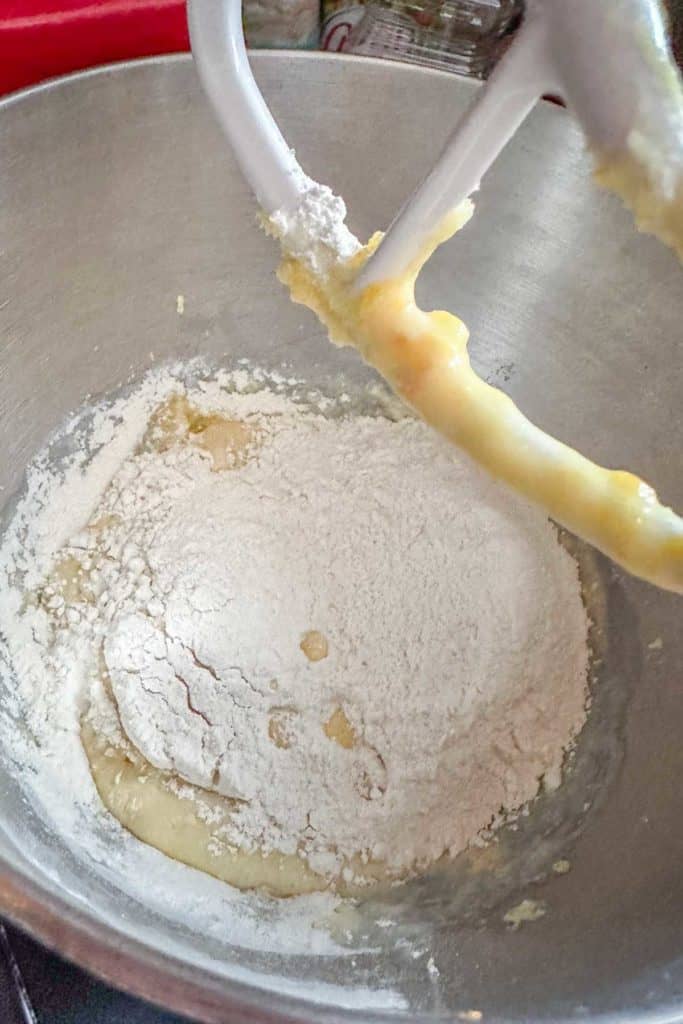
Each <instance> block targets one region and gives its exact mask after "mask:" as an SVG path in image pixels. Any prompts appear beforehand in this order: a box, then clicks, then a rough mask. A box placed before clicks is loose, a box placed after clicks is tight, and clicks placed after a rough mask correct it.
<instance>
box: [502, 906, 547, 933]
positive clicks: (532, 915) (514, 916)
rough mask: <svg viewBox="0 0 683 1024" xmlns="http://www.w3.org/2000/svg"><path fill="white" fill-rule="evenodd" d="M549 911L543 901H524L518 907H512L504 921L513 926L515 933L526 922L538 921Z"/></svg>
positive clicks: (505, 915) (504, 916)
mask: <svg viewBox="0 0 683 1024" xmlns="http://www.w3.org/2000/svg"><path fill="white" fill-rule="evenodd" d="M547 909H548V908H547V907H546V905H545V903H544V902H543V901H542V900H522V902H521V903H518V904H517V906H516V907H511V908H510V910H508V912H507V914H504V915H503V920H504V921H505V923H506V924H509V925H510V926H511V928H512V930H513V931H517V929H518V928H521V926H522V925H523V924H524V923H525V922H526V921H538V919H539V918H541V917H543V916H544V915H545V912H546V910H547Z"/></svg>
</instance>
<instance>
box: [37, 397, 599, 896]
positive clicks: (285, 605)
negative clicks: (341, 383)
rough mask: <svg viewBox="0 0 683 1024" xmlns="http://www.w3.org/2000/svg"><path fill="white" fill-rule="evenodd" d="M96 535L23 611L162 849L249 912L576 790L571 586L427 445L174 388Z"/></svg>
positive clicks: (151, 420)
mask: <svg viewBox="0 0 683 1024" xmlns="http://www.w3.org/2000/svg"><path fill="white" fill-rule="evenodd" d="M132 400H133V399H131V401H132ZM323 404H324V403H323ZM111 443H112V444H114V443H115V439H114V440H112V442H111ZM105 450H106V445H105ZM80 511H81V521H80V522H79V523H76V524H74V529H73V532H72V533H71V534H70V536H69V538H68V540H67V541H66V543H62V544H61V545H60V546H59V548H58V550H56V551H55V552H54V553H53V555H52V556H51V558H50V562H49V565H48V566H47V567H46V569H45V572H44V575H43V578H42V580H41V581H40V582H39V583H38V584H37V585H36V586H34V587H33V588H32V590H31V593H30V595H29V598H28V600H25V602H24V606H23V611H22V615H23V616H24V617H25V618H26V620H27V621H29V620H30V621H31V622H32V624H33V627H34V630H33V632H34V636H35V637H37V638H38V641H37V642H38V644H39V646H40V650H41V657H42V658H43V659H44V661H45V664H46V671H47V666H48V665H49V667H50V671H51V673H52V678H51V682H50V686H51V688H52V690H54V688H55V687H59V686H63V687H65V689H68V691H69V692H70V693H73V692H76V691H77V692H78V700H77V701H76V706H77V708H78V715H79V722H80V734H81V739H82V743H83V746H84V748H85V751H86V753H87V759H88V763H89V768H90V771H91V773H92V778H93V779H94V782H95V785H96V787H97V791H98V793H99V797H100V798H101V800H102V802H103V803H104V805H105V806H106V808H107V809H108V810H109V811H110V812H111V813H112V814H113V815H114V816H115V817H116V818H117V819H118V820H119V822H121V824H122V825H124V826H125V827H126V828H127V829H129V830H130V831H131V832H133V833H134V834H135V835H136V836H138V837H139V838H140V839H141V840H143V841H144V842H146V843H149V844H151V845H153V846H155V847H157V848H158V849H160V850H162V851H163V852H165V853H166V854H168V855H169V856H171V857H174V858H176V859H178V860H181V861H183V862H185V863H187V864H190V865H193V866H194V867H197V868H199V869H201V870H203V871H206V872H208V873H210V874H212V875H214V876H217V877H219V878H221V879H224V880H226V881H227V882H230V883H232V884H234V885H236V886H239V887H242V888H247V887H255V886H260V887H264V888H266V889H268V890H269V891H271V892H272V893H275V894H278V895H288V894H292V893H300V892H307V891H311V890H315V889H322V888H326V887H329V886H332V887H334V888H337V889H338V890H339V891H341V892H353V891H356V890H357V889H358V888H359V887H362V886H364V885H368V884H370V883H372V882H373V881H375V880H378V879H387V878H388V879H392V880H394V879H402V878H405V877H408V876H410V875H412V874H415V873H417V872H420V871H423V870H425V869H426V868H427V867H429V866H430V865H432V864H433V863H434V862H435V861H437V860H439V859H440V858H442V857H444V856H450V855H454V854H456V853H457V852H459V851H460V850H462V849H464V848H465V847H466V846H468V845H469V844H472V843H473V842H475V843H476V842H480V841H481V838H480V837H481V835H482V833H483V832H485V831H486V830H490V829H491V828H494V827H495V826H496V824H497V823H499V822H500V821H501V820H503V816H504V814H505V811H506V810H513V809H515V808H519V807H520V806H521V805H523V804H524V803H525V802H527V801H529V800H531V799H532V798H533V797H534V796H535V795H536V793H537V792H538V790H539V787H541V786H543V787H546V788H552V787H555V786H557V785H558V784H559V782H560V779H561V769H562V764H563V759H564V757H565V753H566V750H567V749H568V748H569V747H570V746H571V744H572V742H573V740H574V738H575V737H576V735H577V733H578V731H579V730H580V728H581V726H582V723H583V721H584V718H585V701H586V672H587V661H588V646H587V639H586V638H587V617H586V613H585V609H584V607H583V604H582V601H581V595H580V585H579V579H578V571H577V567H576V564H575V562H574V561H573V559H572V558H571V557H570V555H569V554H568V553H567V552H566V551H565V550H564V548H563V547H562V546H561V545H560V544H559V543H558V539H557V535H556V531H555V529H554V527H553V526H552V525H551V524H550V523H549V521H548V520H547V518H546V517H545V515H544V514H543V513H542V512H541V511H539V510H538V509H535V508H533V507H531V506H530V505H529V504H527V503H526V502H525V501H524V500H522V499H521V498H518V497H516V496H514V495H511V494H510V493H507V492H506V491H504V490H503V489H502V488H501V487H500V486H499V485H497V484H496V483H495V482H493V481H491V480H490V479H489V478H488V477H487V476H486V475H485V474H484V473H483V472H481V471H480V470H479V469H478V468H477V467H476V466H474V465H473V464H472V463H471V462H470V461H469V460H468V459H467V457H466V456H464V455H462V454H460V453H458V452H457V451H456V450H454V449H452V448H451V447H450V446H449V445H448V444H447V443H446V442H445V441H443V440H442V439H440V438H439V437H437V436H435V435H434V434H433V433H432V432H431V431H430V430H429V429H428V428H427V427H426V426H425V425H424V424H422V423H421V422H418V421H416V420H415V419H413V418H409V417H406V418H403V419H398V420H393V419H389V418H385V417H382V416H370V415H360V414H357V413H348V414H347V415H341V416H340V415H336V414H335V415H334V416H327V415H325V414H324V411H321V409H320V408H316V407H304V406H302V405H301V404H298V403H296V402H294V401H293V400H292V399H291V398H290V397H288V396H287V394H285V393H279V394H277V393H275V391H273V390H272V389H270V388H267V387H266V388H264V387H261V388H260V390H254V388H253V387H252V386H250V387H249V388H247V389H245V390H244V392H243V393H237V392H233V393H228V392H225V391H221V390H220V389H214V390H213V391H211V390H207V388H206V387H203V386H196V387H194V388H193V387H186V386H185V385H183V384H182V383H180V382H179V381H174V382H172V384H171V385H170V386H169V387H168V388H167V393H166V395H165V397H164V399H163V400H162V401H159V402H157V404H156V406H155V407H154V408H151V409H149V410H148V411H147V412H146V413H145V416H144V422H143V423H142V425H141V428H140V430H139V432H138V436H137V439H136V441H135V444H132V445H130V446H129V447H128V450H127V451H125V452H121V451H120V449H119V450H117V454H116V456H115V457H114V456H112V464H111V472H110V473H109V474H108V475H107V478H106V482H105V483H104V485H103V486H102V488H101V489H100V492H99V496H98V497H97V500H96V501H95V502H94V504H93V507H91V508H90V509H88V510H87V511H85V514H83V510H80ZM55 673H56V682H55Z"/></svg>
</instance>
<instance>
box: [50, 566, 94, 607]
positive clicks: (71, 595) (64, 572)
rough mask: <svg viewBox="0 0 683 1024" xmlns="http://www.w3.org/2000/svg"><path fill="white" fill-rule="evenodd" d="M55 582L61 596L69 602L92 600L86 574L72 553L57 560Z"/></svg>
mask: <svg viewBox="0 0 683 1024" xmlns="http://www.w3.org/2000/svg"><path fill="white" fill-rule="evenodd" d="M55 582H56V585H57V586H58V587H59V591H60V593H61V595H62V597H63V598H64V600H65V601H67V602H68V603H69V604H76V603H78V602H81V601H86V602H90V601H92V592H91V590H90V588H89V586H88V574H87V573H86V571H85V569H84V568H83V566H82V565H81V563H80V562H79V561H78V559H77V558H74V556H73V555H66V556H65V557H64V558H62V559H60V561H59V562H57V565H56V566H55Z"/></svg>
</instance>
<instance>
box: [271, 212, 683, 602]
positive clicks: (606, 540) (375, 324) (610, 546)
mask: <svg viewBox="0 0 683 1024" xmlns="http://www.w3.org/2000/svg"><path fill="white" fill-rule="evenodd" d="M472 212H473V207H472V204H471V202H470V201H469V200H466V201H465V202H464V203H462V204H461V205H460V206H459V207H458V208H457V209H456V210H454V211H453V212H452V213H451V214H450V216H449V217H448V218H447V219H446V221H445V222H444V223H443V224H442V226H441V228H440V229H439V231H438V232H437V233H436V234H435V235H434V237H433V238H432V240H431V242H430V243H429V244H428V245H427V246H426V248H425V250H424V252H422V253H421V255H420V256H419V258H418V259H416V261H415V262H414V264H412V265H411V266H410V267H409V269H408V270H407V271H406V273H405V274H404V275H403V276H401V277H399V278H396V279H395V280H389V281H383V282H381V283H378V284H373V285H370V286H369V287H368V288H366V289H365V290H364V291H362V292H360V293H357V292H355V291H354V288H353V282H354V280H355V277H356V275H357V273H358V271H359V269H360V267H361V266H362V264H363V263H364V262H365V260H366V259H367V258H368V257H369V256H370V255H371V253H372V252H373V251H374V250H375V248H376V247H377V245H378V244H379V241H380V238H381V236H380V235H375V236H374V237H373V238H372V239H371V241H370V243H369V244H368V245H367V246H366V247H365V248H364V249H363V250H362V251H361V252H359V253H358V254H357V256H355V257H353V258H352V259H351V260H350V261H349V262H348V263H345V264H342V265H340V266H337V267H336V268H335V269H333V270H332V271H331V272H330V274H329V275H328V276H327V277H326V278H325V280H322V279H320V278H318V277H315V276H314V275H313V274H312V273H311V272H310V271H309V270H308V269H307V268H306V267H305V266H304V265H303V264H302V263H301V262H299V261H298V260H296V259H294V258H293V257H289V256H285V257H284V259H283V261H282V263H281V265H280V268H279V277H280V279H281V281H283V282H284V283H285V284H286V285H287V286H288V287H289V289H290V292H291V296H292V298H293V300H294V301H295V302H299V303H302V304H303V305H305V306H308V307H309V308H310V309H312V310H313V311H314V312H315V313H316V314H317V315H318V317H319V318H320V320H321V321H322V322H323V323H324V324H325V325H326V326H327V328H328V330H329V333H330V337H331V339H332V341H334V342H335V343H337V344H340V345H352V346H354V347H355V348H357V349H358V351H359V352H360V354H361V355H362V356H363V358H364V359H365V360H366V362H368V363H369V364H370V365H372V366H374V367H375V368H376V369H377V370H379V372H380V373H381V374H382V376H383V377H385V379H386V380H387V381H388V382H389V383H390V384H391V386H392V387H393V388H394V390H395V391H396V392H397V393H398V394H399V395H401V397H402V398H404V399H405V400H406V402H408V403H409V405H411V406H412V407H413V408H414V409H415V410H416V411H417V412H419V414H420V415H421V416H422V417H423V418H424V419H425V420H426V421H427V422H428V423H430V424H431V425H432V426H433V427H435V428H436V429H437V430H439V431H440V432H441V433H442V434H444V435H445V436H446V437H447V438H448V439H449V440H450V441H452V442H453V443H454V444H457V445H459V446H460V447H461V448H464V449H465V450H466V451H467V452H468V453H469V454H470V455H471V456H472V458H474V459H475V460H476V461H477V462H479V463H480V464H481V465H482V466H484V467H485V468H486V469H487V470H488V471H489V472H490V473H491V474H492V475H493V476H495V477H497V478H499V479H501V480H504V481H505V482H506V483H507V484H509V485H510V486H512V487H514V488H515V490H517V491H519V492H520V493H521V494H524V495H525V496H526V497H528V498H530V499H531V500H532V501H535V502H537V503H538V504H539V505H542V506H543V507H544V508H545V509H547V511H548V513H549V515H551V516H552V517H553V518H554V519H555V520H556V521H557V522H559V523H561V524H562V525H563V526H566V527H567V528H568V529H569V530H571V531H573V532H574V533H576V534H578V535H579V536H580V537H583V538H584V539H585V540H587V541H590V543H592V544H594V545H595V546H596V547H597V548H599V549H600V550H601V551H603V552H605V554H607V555H609V556H610V557H611V558H613V559H614V561H615V562H618V563H619V564H620V565H622V566H624V568H626V569H628V570H629V571H630V572H632V573H634V574H635V575H637V576H641V577H642V578H643V579H646V580H649V581H650V582H652V583H655V584H657V585H658V586H660V587H664V588H666V589H669V590H673V591H676V592H677V593H683V520H682V519H681V518H680V517H678V516H677V515H676V514H675V513H674V512H673V511H672V510H671V509H669V508H666V507H664V506H662V505H660V503H659V502H658V500H657V495H656V493H655V491H654V490H653V489H652V488H651V487H650V486H649V485H648V484H646V483H645V482H644V481H642V480H640V479H639V478H638V477H637V476H634V475H633V474H632V473H628V472H625V471H622V470H610V469H605V468H603V467H601V466H598V465H596V464H595V463H593V462H591V461H590V460H589V459H587V458H585V457H584V456H582V455H580V454H579V453H578V452H576V451H574V449H572V448H569V447H568V446H567V445H564V444H562V443H561V442H560V441H557V440H556V439H554V438H552V437H550V436H549V435H548V434H546V433H544V432H543V431H542V430H540V429H539V428H538V427H536V426H534V424H532V423H530V422H529V420H527V419H526V417H525V416H524V415H523V414H522V413H521V412H520V411H519V409H518V408H517V407H516V406H515V404H514V403H513V402H512V400H511V399H510V398H509V397H508V396H507V395H505V394H504V393H503V392H501V391H499V390H498V389H497V388H494V387H491V386H490V385H489V384H486V383H485V382H484V381H483V380H481V378H480V377H478V376H477V374H476V373H475V372H474V370H473V369H472V367H471V366H470V361H469V357H468V354H467V340H468V331H467V328H466V327H465V325H464V324H463V323H462V321H461V320H459V319H458V318H457V317H456V316H454V315H453V314H452V313H447V312H443V311H434V312H429V313H428V312H424V311H423V310H421V309H420V308H419V307H418V306H417V305H416V302H415V281H416V279H417V276H418V274H419V272H420V270H421V269H422V267H423V265H424V264H425V263H426V261H427V260H428V259H429V257H430V256H431V255H432V253H433V252H434V250H435V249H436V248H437V247H438V246H439V245H440V244H441V243H442V242H444V241H446V240H447V239H448V238H450V237H451V236H452V235H453V234H454V233H455V232H456V231H458V230H459V229H460V228H461V227H462V226H463V225H464V224H465V223H466V222H467V221H468V220H469V218H470V217H471V215H472Z"/></svg>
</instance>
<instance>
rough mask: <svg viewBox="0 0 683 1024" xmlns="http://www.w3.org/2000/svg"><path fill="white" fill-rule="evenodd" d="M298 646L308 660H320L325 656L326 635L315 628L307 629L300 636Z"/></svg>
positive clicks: (326, 651) (326, 650) (326, 648)
mask: <svg viewBox="0 0 683 1024" xmlns="http://www.w3.org/2000/svg"><path fill="white" fill-rule="evenodd" d="M299 647H300V648H301V650H302V651H303V652H304V654H305V655H306V657H307V658H308V660H309V661H322V660H323V658H326V657H327V654H328V650H329V648H328V644H327V637H326V636H325V635H324V634H323V633H321V632H319V630H317V629H309V630H308V632H307V633H304V635H303V636H302V638H301V643H300V644H299Z"/></svg>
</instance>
